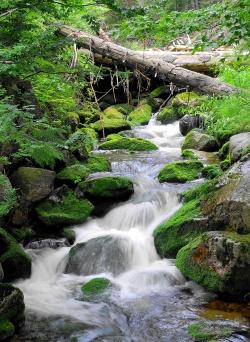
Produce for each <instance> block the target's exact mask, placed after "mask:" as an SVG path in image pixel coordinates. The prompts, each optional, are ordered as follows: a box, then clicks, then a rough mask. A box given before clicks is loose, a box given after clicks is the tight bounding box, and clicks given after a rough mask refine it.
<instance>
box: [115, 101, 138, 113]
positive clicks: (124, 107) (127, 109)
mask: <svg viewBox="0 0 250 342" xmlns="http://www.w3.org/2000/svg"><path fill="white" fill-rule="evenodd" d="M111 108H115V109H116V110H118V111H119V112H120V113H122V114H123V115H129V113H131V112H132V111H133V110H134V107H133V106H132V105H131V104H128V103H119V104H116V105H113V106H111Z"/></svg>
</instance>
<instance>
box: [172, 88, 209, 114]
mask: <svg viewBox="0 0 250 342" xmlns="http://www.w3.org/2000/svg"><path fill="white" fill-rule="evenodd" d="M201 101H202V97H201V96H200V95H199V94H197V93H195V92H193V91H190V92H189V91H187V92H183V93H180V94H177V95H175V97H174V98H173V100H172V106H173V107H174V108H175V109H176V110H177V111H180V110H181V109H183V108H187V107H196V106H198V105H200V104H201Z"/></svg>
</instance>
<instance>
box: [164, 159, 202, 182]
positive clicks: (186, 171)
mask: <svg viewBox="0 0 250 342" xmlns="http://www.w3.org/2000/svg"><path fill="white" fill-rule="evenodd" d="M202 169H203V164H202V163H201V162H199V161H180V162H173V163H170V164H167V165H166V166H164V168H163V169H161V171H160V173H159V175H158V179H159V181H160V182H161V183H162V182H181V183H184V182H188V181H192V180H194V179H196V178H198V176H199V174H200V173H201V171H202Z"/></svg>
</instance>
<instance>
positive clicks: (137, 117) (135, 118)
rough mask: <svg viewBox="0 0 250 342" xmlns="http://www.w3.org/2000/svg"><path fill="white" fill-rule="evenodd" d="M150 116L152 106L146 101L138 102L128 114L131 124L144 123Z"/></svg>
mask: <svg viewBox="0 0 250 342" xmlns="http://www.w3.org/2000/svg"><path fill="white" fill-rule="evenodd" d="M151 116H152V107H151V106H150V105H149V104H147V103H140V104H139V105H138V106H137V108H136V109H135V110H134V111H133V112H131V113H130V114H129V120H130V122H131V125H132V126H137V125H146V124H147V123H148V122H149V120H150V119H151Z"/></svg>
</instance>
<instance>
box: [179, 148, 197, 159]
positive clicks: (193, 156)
mask: <svg viewBox="0 0 250 342" xmlns="http://www.w3.org/2000/svg"><path fill="white" fill-rule="evenodd" d="M181 156H182V158H185V159H194V160H197V159H199V158H198V156H197V155H196V154H195V153H194V151H192V150H183V151H182V152H181Z"/></svg>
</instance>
